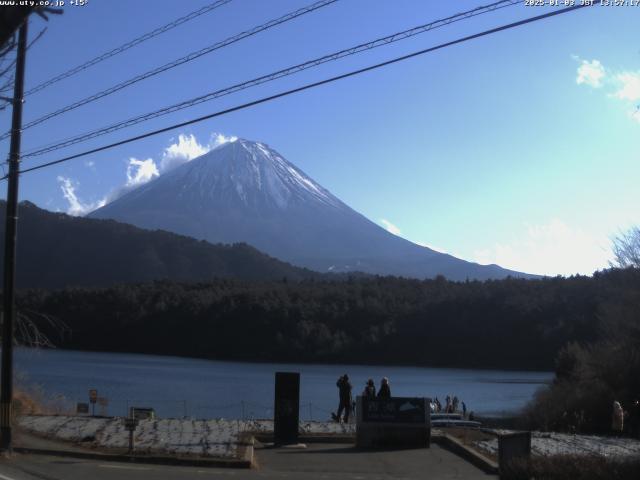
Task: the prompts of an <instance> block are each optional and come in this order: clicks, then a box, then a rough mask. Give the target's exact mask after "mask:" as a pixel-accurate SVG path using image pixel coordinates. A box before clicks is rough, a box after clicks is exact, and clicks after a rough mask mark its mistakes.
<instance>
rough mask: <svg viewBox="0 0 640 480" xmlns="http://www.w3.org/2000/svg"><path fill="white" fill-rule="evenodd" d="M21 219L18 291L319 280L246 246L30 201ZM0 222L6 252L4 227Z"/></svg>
mask: <svg viewBox="0 0 640 480" xmlns="http://www.w3.org/2000/svg"><path fill="white" fill-rule="evenodd" d="M5 211H6V202H4V201H0V215H1V216H2V218H4V214H5ZM19 216H20V220H19V222H18V252H17V255H18V258H17V265H18V269H17V286H18V287H19V288H35V287H40V288H62V287H70V286H83V287H91V286H110V285H114V284H119V283H133V282H148V281H151V280H160V279H171V280H174V281H175V280H181V281H207V280H211V279H213V278H238V279H243V280H279V281H281V280H283V279H284V278H286V279H289V280H292V281H296V280H302V279H304V278H312V277H318V276H319V274H318V273H315V272H312V271H309V270H305V269H302V268H298V267H294V266H291V265H289V264H287V263H285V262H282V261H280V260H277V259H275V258H272V257H269V256H268V255H265V254H263V253H262V252H259V251H258V250H256V249H255V248H253V247H251V246H249V245H246V244H235V245H213V244H210V243H208V242H204V241H199V240H195V239H193V238H189V237H185V236H182V235H177V234H175V233H169V232H164V231H149V230H144V229H141V228H137V227H134V226H132V225H126V224H123V223H118V222H116V221H113V220H95V219H89V218H79V217H71V216H69V215H65V214H63V213H52V212H49V211H47V210H43V209H41V208H38V207H37V206H36V205H34V204H33V203H30V202H21V203H20V206H19ZM0 224H1V226H0V245H1V246H2V247H3V248H4V222H0ZM2 265H3V259H2V258H0V266H2Z"/></svg>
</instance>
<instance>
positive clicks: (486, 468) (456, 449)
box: [431, 433, 499, 475]
mask: <svg viewBox="0 0 640 480" xmlns="http://www.w3.org/2000/svg"><path fill="white" fill-rule="evenodd" d="M431 441H432V442H433V443H437V444H438V445H440V446H441V447H444V448H446V449H447V450H449V451H451V452H453V453H455V454H456V455H458V456H460V457H462V458H464V459H465V460H466V461H468V462H469V463H471V464H473V465H475V466H476V467H478V468H479V469H480V470H482V471H483V472H485V473H489V474H492V475H498V473H499V468H498V464H497V463H496V462H494V461H493V460H491V459H489V458H487V457H485V456H484V455H482V454H481V453H480V452H477V451H476V450H473V449H472V448H469V447H467V446H466V445H464V444H463V443H462V442H460V441H459V440H458V439H457V438H455V437H452V436H451V435H449V434H447V433H442V434H440V435H433V436H432V437H431Z"/></svg>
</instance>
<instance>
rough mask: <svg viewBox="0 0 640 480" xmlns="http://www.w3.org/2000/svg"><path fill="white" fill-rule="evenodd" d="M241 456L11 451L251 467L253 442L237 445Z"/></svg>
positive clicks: (84, 457) (125, 461) (117, 459)
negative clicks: (235, 457) (210, 456)
mask: <svg viewBox="0 0 640 480" xmlns="http://www.w3.org/2000/svg"><path fill="white" fill-rule="evenodd" d="M239 448H240V449H244V450H241V458H238V459H231V458H230V459H225V458H202V457H201V458H192V457H178V456H175V457H171V456H162V455H129V454H119V453H100V452H79V451H73V450H54V449H42V448H30V447H14V448H13V451H15V452H17V453H23V454H32V455H47V456H58V457H72V458H82V459H85V460H99V461H105V462H124V463H127V462H130V463H148V464H154V465H172V466H188V467H209V468H251V467H252V466H253V450H254V448H253V442H251V443H250V444H242V445H239Z"/></svg>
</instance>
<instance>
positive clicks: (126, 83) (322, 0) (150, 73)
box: [0, 0, 338, 140]
mask: <svg viewBox="0 0 640 480" xmlns="http://www.w3.org/2000/svg"><path fill="white" fill-rule="evenodd" d="M337 1H338V0H320V1H318V2H316V3H313V4H311V5H308V6H306V7H303V8H299V9H298V10H295V11H293V12H290V13H287V14H286V15H283V16H282V17H278V18H276V19H273V20H270V21H268V22H267V23H263V24H262V25H259V26H257V27H254V28H252V29H251V30H246V31H244V32H242V33H239V34H237V35H234V36H232V37H229V38H227V39H225V40H222V41H220V42H217V43H215V44H213V45H210V46H208V47H205V48H203V49H200V50H198V51H196V52H191V53H190V54H188V55H185V56H184V57H181V58H179V59H177V60H174V61H172V62H169V63H165V64H164V65H161V66H160V67H156V68H154V69H153V70H149V71H148V72H145V73H143V74H140V75H136V76H135V77H132V78H130V79H128V80H125V81H124V82H120V83H118V84H117V85H114V86H112V87H109V88H107V89H106V90H102V91H100V92H98V93H94V94H93V95H90V96H88V97H86V98H83V99H82V100H78V101H77V102H74V103H72V104H70V105H67V106H66V107H62V108H60V109H58V110H56V111H54V112H51V113H48V114H46V115H44V116H42V117H40V118H37V119H35V120H32V121H31V122H28V123H26V124H25V125H24V126H23V127H22V130H26V129H27V128H31V127H33V126H35V125H38V124H40V123H42V122H45V121H47V120H50V119H52V118H54V117H57V116H58V115H62V114H63V113H67V112H70V111H71V110H75V109H76V108H78V107H81V106H83V105H86V104H88V103H91V102H95V101H96V100H99V99H101V98H104V97H106V96H108V95H111V94H113V93H116V92H118V91H120V90H122V89H124V88H127V87H129V86H131V85H134V84H136V83H138V82H141V81H142V80H146V79H148V78H151V77H154V76H156V75H158V74H160V73H162V72H166V71H167V70H170V69H172V68H175V67H177V66H179V65H183V64H185V63H188V62H191V61H193V60H195V59H197V58H200V57H201V56H203V55H206V54H208V53H211V52H213V51H215V50H219V49H221V48H224V47H227V46H229V45H231V44H233V43H236V42H239V41H240V40H243V39H245V38H247V37H251V36H253V35H256V34H258V33H260V32H263V31H265V30H268V29H270V28H273V27H275V26H277V25H280V24H282V23H285V22H288V21H290V20H293V19H295V18H298V17H300V16H302V15H305V14H307V13H311V12H313V11H315V10H318V9H320V8H322V7H326V6H327V5H331V4H332V3H335V2H337ZM10 134H11V132H5V133H4V134H2V135H1V136H0V140H3V139H5V138H7V137H8V136H9V135H10Z"/></svg>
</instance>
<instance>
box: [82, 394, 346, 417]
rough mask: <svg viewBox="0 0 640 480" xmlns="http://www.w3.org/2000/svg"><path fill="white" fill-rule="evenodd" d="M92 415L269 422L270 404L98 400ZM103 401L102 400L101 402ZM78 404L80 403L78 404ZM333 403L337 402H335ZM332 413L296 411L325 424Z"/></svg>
mask: <svg viewBox="0 0 640 480" xmlns="http://www.w3.org/2000/svg"><path fill="white" fill-rule="evenodd" d="M101 400H102V402H101V404H100V403H99V404H97V405H95V407H94V408H92V409H91V410H92V412H95V414H98V415H104V416H108V415H114V416H129V414H130V410H131V408H152V409H153V410H154V411H155V413H156V415H157V416H158V417H160V418H193V419H202V420H209V419H217V418H224V419H234V420H269V419H273V412H274V407H273V404H272V403H260V402H255V401H248V400H240V401H238V402H234V403H220V404H214V403H200V402H197V401H193V400H187V399H170V400H159V399H132V398H127V399H117V400H109V399H101ZM105 400H106V401H105ZM78 403H81V402H78ZM336 403H337V402H336ZM332 413H333V412H332V411H331V410H330V407H328V406H327V405H324V404H321V403H318V402H316V403H314V402H301V403H300V408H299V418H300V421H303V422H304V421H328V420H330V419H331V414H332Z"/></svg>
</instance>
